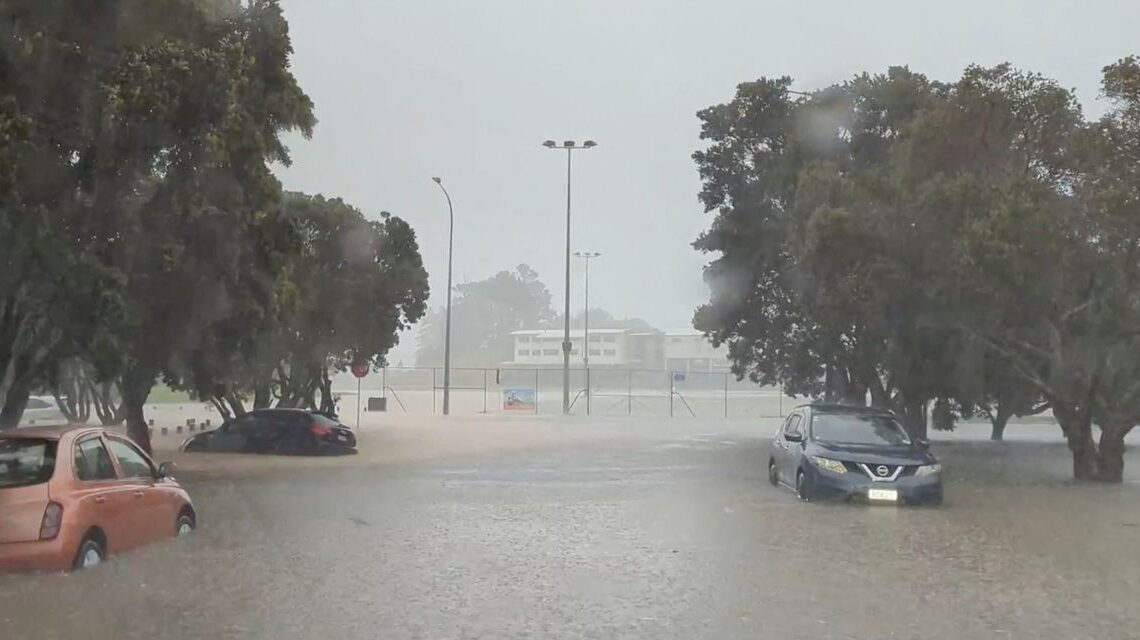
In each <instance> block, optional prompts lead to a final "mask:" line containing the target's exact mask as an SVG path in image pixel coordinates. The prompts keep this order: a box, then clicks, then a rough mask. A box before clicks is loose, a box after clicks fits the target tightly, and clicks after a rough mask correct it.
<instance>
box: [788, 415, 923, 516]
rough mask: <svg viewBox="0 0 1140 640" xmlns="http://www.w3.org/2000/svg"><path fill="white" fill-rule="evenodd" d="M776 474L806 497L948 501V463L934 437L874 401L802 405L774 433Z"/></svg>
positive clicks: (915, 502)
mask: <svg viewBox="0 0 1140 640" xmlns="http://www.w3.org/2000/svg"><path fill="white" fill-rule="evenodd" d="M768 480H769V481H770V482H771V483H772V484H773V485H780V484H784V485H787V486H788V487H790V488H792V489H795V491H796V493H797V494H798V495H799V496H800V498H801V499H803V500H816V499H837V500H859V501H868V502H884V503H895V504H901V503H906V504H941V503H942V466H941V465H940V464H939V463H938V459H937V458H935V457H934V455H933V454H931V453H930V451H928V450H927V443H926V442H925V441H915V440H913V439H911V437H910V436H909V435H907V432H906V430H905V429H903V427H902V425H900V424H899V422H898V420H896V419H895V416H894V414H892V413H891V412H889V411H884V410H882V409H875V408H871V407H849V406H842V405H832V404H806V405H802V406H799V407H796V408H795V409H794V410H792V412H791V413H789V414H788V417H787V418H786V419H785V420H784V423H783V424H782V425H781V426H780V430H779V431H777V432H776V436H775V437H774V438H773V439H772V448H771V453H770V455H769V458H768Z"/></svg>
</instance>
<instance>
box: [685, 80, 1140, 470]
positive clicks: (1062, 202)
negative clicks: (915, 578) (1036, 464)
mask: <svg viewBox="0 0 1140 640" xmlns="http://www.w3.org/2000/svg"><path fill="white" fill-rule="evenodd" d="M1104 77H1105V82H1104V93H1105V95H1106V97H1108V98H1109V99H1111V100H1113V103H1114V108H1113V109H1112V110H1111V111H1110V112H1109V114H1107V115H1106V116H1105V117H1104V118H1103V119H1102V120H1100V121H1099V122H1088V121H1086V120H1085V119H1084V118H1083V117H1082V115H1081V111H1080V107H1079V105H1078V104H1077V102H1076V99H1075V98H1074V96H1073V95H1072V93H1071V92H1070V91H1068V90H1065V89H1063V88H1061V87H1059V86H1058V85H1057V84H1056V83H1055V82H1053V81H1052V80H1049V79H1048V78H1045V77H1043V76H1041V75H1039V74H1033V73H1027V72H1023V71H1020V70H1017V69H1014V68H1013V67H1011V66H1010V65H999V66H996V67H993V68H983V67H977V66H972V67H969V68H967V69H966V70H965V72H964V73H963V75H962V77H961V78H960V79H959V80H958V81H957V82H955V83H954V84H941V83H937V82H932V81H929V80H928V79H926V78H925V77H923V76H921V75H919V74H915V73H913V72H911V71H909V70H907V69H905V68H892V69H890V70H888V72H887V73H885V74H883V75H868V74H863V75H860V76H857V77H856V78H854V79H852V80H850V81H848V82H845V83H842V84H840V85H836V86H832V87H828V88H826V89H823V90H821V91H817V92H814V93H812V94H811V95H808V96H802V97H794V98H793V97H792V95H791V94H790V93H789V92H788V87H789V86H790V79H788V78H782V79H778V80H768V79H762V80H760V81H757V82H755V83H749V84H744V85H741V86H740V87H739V89H738V92H737V95H736V97H735V98H734V100H733V101H732V102H731V103H729V104H726V105H720V106H717V107H711V108H709V109H706V110H704V111H701V112H700V113H699V114H698V117H699V118H700V119H701V120H702V125H703V126H702V138H703V139H705V140H708V141H709V145H708V147H707V148H706V149H704V150H702V151H699V152H697V153H696V154H694V159H695V160H696V162H697V166H698V170H699V172H700V175H701V177H702V180H703V182H704V186H703V190H702V192H701V198H702V201H703V202H704V203H705V205H706V207H707V208H708V209H709V210H710V211H715V212H716V217H715V219H714V220H713V222H712V224H711V225H710V228H709V229H708V230H707V231H706V232H705V233H704V234H702V235H701V237H700V238H698V240H697V241H696V243H695V246H696V248H697V249H698V250H701V251H704V252H709V253H714V254H716V257H715V258H714V259H713V261H712V262H711V263H710V264H709V266H708V267H707V269H706V274H705V275H706V280H707V281H708V283H709V285H710V289H711V299H710V301H709V303H708V304H706V305H704V306H702V307H701V308H700V309H698V311H697V313H696V316H695V319H694V322H695V325H696V326H697V327H699V328H701V329H703V330H704V331H706V332H707V333H708V334H709V335H710V336H711V337H712V338H713V340H714V341H716V342H724V343H727V344H728V348H729V353H730V357H731V358H732V360H733V362H734V370H735V371H736V373H737V374H738V375H741V376H743V375H748V376H750V377H751V378H752V379H753V380H755V381H757V382H761V383H765V384H777V383H778V384H783V385H785V387H786V388H789V389H791V390H793V391H794V392H797V393H803V394H808V395H823V396H829V397H832V398H836V399H847V400H850V401H862V399H863V397H864V396H865V395H867V394H868V393H869V394H870V396H871V397H872V399H873V402H875V403H876V404H880V405H884V406H889V407H891V408H894V409H896V410H897V411H898V412H899V413H900V414H901V416H902V418H903V420H904V423H906V424H907V426H908V429H910V430H911V431H912V432H913V433H915V434H916V435H923V434H924V433H925V428H926V422H927V418H928V415H929V413H930V412H929V411H928V407H929V406H930V403H932V402H933V403H934V404H933V407H934V411H933V413H934V417H935V418H936V420H935V423H936V426H937V427H940V428H950V427H952V425H953V422H954V420H955V419H956V416H957V415H958V414H963V415H971V414H982V415H986V416H988V417H990V419H991V420H992V421H993V422H994V431H995V437H996V436H1000V432H1001V430H1002V429H1004V425H1005V423H1006V421H1007V420H1008V419H1009V418H1010V417H1011V416H1015V415H1025V414H1027V413H1031V412H1035V411H1040V410H1043V409H1044V408H1046V407H1052V408H1053V410H1054V413H1055V414H1056V415H1057V417H1058V419H1059V421H1060V422H1061V424H1062V428H1063V429H1064V431H1065V434H1066V436H1067V437H1068V438H1069V442H1070V447H1071V448H1072V449H1073V452H1074V461H1075V467H1074V470H1075V473H1076V475H1077V476H1078V477H1090V476H1091V475H1100V476H1101V477H1105V478H1106V479H1118V476H1119V473H1118V467H1119V466H1120V465H1122V462H1119V461H1118V460H1117V459H1115V458H1113V459H1109V457H1112V456H1115V455H1116V453H1115V452H1116V451H1117V450H1119V449H1120V446H1119V440H1120V439H1121V438H1122V437H1123V436H1122V434H1123V433H1127V430H1128V429H1130V428H1131V427H1132V425H1133V424H1135V422H1137V421H1140V412H1138V411H1137V408H1140V385H1136V384H1135V382H1134V381H1135V380H1136V379H1137V377H1138V376H1140V369H1138V368H1137V365H1136V364H1135V363H1136V362H1140V357H1138V356H1140V353H1138V352H1137V347H1138V346H1140V345H1138V344H1134V343H1135V342H1136V338H1134V336H1135V335H1138V333H1137V331H1136V327H1137V326H1140V306H1138V305H1137V296H1138V295H1140V294H1138V293H1137V292H1138V291H1140V287H1137V285H1138V284H1140V281H1138V280H1137V276H1138V275H1140V274H1137V270H1138V269H1140V262H1138V261H1137V260H1136V257H1137V254H1136V252H1137V250H1138V246H1140V216H1138V215H1137V213H1140V209H1138V208H1137V206H1138V203H1140V196H1138V195H1137V194H1138V188H1140V180H1138V178H1140V175H1138V170H1137V166H1140V165H1138V164H1137V162H1136V158H1137V157H1138V156H1137V155H1135V154H1136V153H1137V152H1138V151H1140V90H1138V89H1137V87H1140V64H1138V63H1137V60H1136V59H1135V58H1126V59H1124V60H1122V61H1120V62H1118V63H1117V64H1115V65H1111V66H1110V67H1108V68H1106V69H1105V75H1104ZM1094 419H1095V420H1096V422H1097V423H1098V424H1099V425H1100V426H1101V428H1102V432H1103V433H1104V434H1106V437H1107V438H1108V439H1107V440H1105V437H1102V443H1101V444H1100V446H1099V450H1100V451H1099V453H1098V447H1097V446H1094V445H1093V443H1092V442H1091V435H1089V429H1088V427H1089V424H1090V421H1091V420H1094ZM1106 452H1107V454H1108V455H1109V457H1105V456H1104V455H1100V454H1101V453H1106ZM1098 455H1100V458H1099V459H1098V457H1097V456H1098ZM1078 458H1079V459H1081V461H1079V462H1078ZM1098 460H1099V461H1098ZM1090 465H1091V467H1090ZM1098 467H1099V469H1100V471H1099V472H1097V468H1098Z"/></svg>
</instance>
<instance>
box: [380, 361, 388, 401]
mask: <svg viewBox="0 0 1140 640" xmlns="http://www.w3.org/2000/svg"><path fill="white" fill-rule="evenodd" d="M380 397H381V398H387V397H388V367H382V368H381V369H380ZM385 408H386V407H385Z"/></svg>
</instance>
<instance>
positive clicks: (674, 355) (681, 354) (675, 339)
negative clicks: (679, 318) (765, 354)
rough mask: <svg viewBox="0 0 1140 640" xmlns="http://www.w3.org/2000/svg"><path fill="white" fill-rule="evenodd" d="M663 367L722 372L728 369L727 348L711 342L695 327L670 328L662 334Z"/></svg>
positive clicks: (674, 369)
mask: <svg viewBox="0 0 1140 640" xmlns="http://www.w3.org/2000/svg"><path fill="white" fill-rule="evenodd" d="M664 340H665V344H664V349H663V350H664V353H665V368H666V369H668V370H670V371H684V372H686V373H688V372H693V373H723V372H726V371H728V369H729V366H730V365H731V363H730V362H729V360H728V349H727V348H725V347H724V345H721V346H719V347H713V346H712V342H710V341H709V339H708V338H706V337H705V336H704V334H702V333H701V332H700V331H697V330H696V329H672V330H669V331H666V332H665V335H664Z"/></svg>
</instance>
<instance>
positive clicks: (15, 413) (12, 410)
mask: <svg viewBox="0 0 1140 640" xmlns="http://www.w3.org/2000/svg"><path fill="white" fill-rule="evenodd" d="M31 393H32V391H31V385H29V384H27V383H26V382H25V381H22V380H16V381H13V382H12V385H11V386H9V387H8V392H7V393H5V394H4V397H3V398H0V400H2V401H3V402H4V406H3V408H0V431H2V430H4V429H15V428H16V427H18V426H20V418H21V417H22V416H23V415H24V407H26V406H27V405H28V396H30V395H31Z"/></svg>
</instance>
